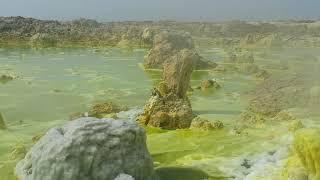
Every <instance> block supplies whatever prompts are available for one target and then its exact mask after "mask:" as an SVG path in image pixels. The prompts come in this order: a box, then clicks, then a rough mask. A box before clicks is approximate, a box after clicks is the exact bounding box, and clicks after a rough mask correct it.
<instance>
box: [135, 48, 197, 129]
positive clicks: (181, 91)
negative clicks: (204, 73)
mask: <svg viewBox="0 0 320 180" xmlns="http://www.w3.org/2000/svg"><path fill="white" fill-rule="evenodd" d="M197 58H199V56H198V55H197V54H196V53H195V52H194V51H190V50H187V49H183V50H181V51H180V52H178V53H177V54H176V55H173V56H171V57H170V58H168V59H167V60H166V62H165V63H164V70H163V81H161V82H160V83H159V84H158V85H157V87H155V88H154V90H153V93H152V96H151V98H150V99H149V101H148V103H147V104H146V105H145V108H144V113H143V115H141V116H140V117H139V118H138V120H139V121H140V122H141V123H144V124H145V125H151V126H155V127H161V128H164V129H183V128H189V127H190V124H191V121H192V119H193V113H192V108H191V104H190V102H189V99H188V97H187V95H186V94H187V90H188V88H189V83H190V77H191V73H192V71H193V68H194V63H195V61H197V60H198V59H197Z"/></svg>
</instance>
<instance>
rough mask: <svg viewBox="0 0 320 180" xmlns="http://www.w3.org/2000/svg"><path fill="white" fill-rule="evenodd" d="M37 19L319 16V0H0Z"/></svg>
mask: <svg viewBox="0 0 320 180" xmlns="http://www.w3.org/2000/svg"><path fill="white" fill-rule="evenodd" d="M18 15H19V16H28V17H35V18H41V19H65V20H67V19H75V18H79V17H85V18H92V19H98V20H102V21H118V20H160V19H170V20H230V19H253V20H255V19H267V20H275V19H293V18H299V19H303V18H308V19H310V18H313V19H315V18H316V19H319V18H320V0H0V16H18Z"/></svg>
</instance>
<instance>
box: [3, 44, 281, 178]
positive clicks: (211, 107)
mask: <svg viewBox="0 0 320 180" xmlns="http://www.w3.org/2000/svg"><path fill="white" fill-rule="evenodd" d="M145 53H146V51H145V50H143V49H136V50H133V51H123V50H120V49H102V50H93V49H45V50H33V49H0V74H1V72H12V73H15V74H17V75H18V76H19V78H18V79H15V80H13V81H9V82H7V83H2V84H1V83H0V112H1V113H2V115H3V116H4V118H5V121H6V124H7V126H8V129H7V130H0V180H7V179H12V178H13V176H12V173H13V171H12V169H13V166H14V164H15V161H13V160H10V152H11V148H12V147H13V146H14V145H16V144H21V143H22V144H25V145H26V146H27V147H30V146H31V145H32V141H31V139H32V137H33V136H34V135H38V134H41V133H43V132H45V131H47V130H48V129H49V128H51V127H54V126H57V125H61V124H63V123H65V122H67V121H68V116H69V115H70V114H72V113H75V112H84V111H86V110H87V109H88V108H89V107H90V106H91V105H92V104H93V103H95V102H98V101H104V100H111V101H115V102H118V103H121V104H124V105H127V106H129V107H133V106H138V107H142V106H143V105H144V103H145V102H146V101H147V99H148V96H149V94H150V90H151V88H152V85H153V84H154V82H155V81H157V80H159V79H160V78H161V74H160V73H161V72H145V71H143V70H142V69H141V68H140V67H139V63H142V62H143V56H144V55H145ZM201 54H202V55H204V56H205V57H207V58H213V59H215V60H217V61H221V59H222V58H223V57H222V56H223V54H224V52H223V51H222V50H219V49H207V50H202V51H201ZM268 54H270V52H268ZM274 57H279V56H277V54H276V53H274V54H272V55H270V56H268V57H264V56H261V57H260V58H259V54H258V58H257V61H258V62H260V63H261V64H262V65H264V66H266V67H271V66H272V65H274V64H276V65H277V63H279V61H278V60H275V61H274V60H273V59H274ZM271 62H272V63H271ZM270 69H272V68H270ZM273 71H275V72H277V70H273ZM207 78H215V79H217V81H218V82H219V83H220V84H221V85H222V89H220V90H217V91H204V92H203V91H196V90H195V91H194V92H193V94H192V95H191V96H190V100H191V103H192V106H193V109H194V111H195V113H197V114H200V116H203V117H206V118H208V119H209V120H220V121H222V122H223V123H224V125H225V126H226V128H224V129H223V130H218V131H210V132H203V131H195V130H176V131H164V130H159V129H154V128H148V129H147V132H148V140H147V144H148V148H149V150H150V153H151V154H152V156H153V158H154V161H155V162H156V163H155V164H156V165H157V166H160V167H163V166H187V167H196V168H200V169H202V170H204V171H206V172H207V173H209V174H211V175H219V174H221V172H220V171H219V170H218V167H219V163H221V161H223V160H225V159H232V158H235V157H239V156H243V155H248V154H254V153H259V152H263V151H267V150H272V149H275V148H277V146H280V145H281V144H280V141H279V139H278V138H279V137H281V136H282V135H285V134H286V133H287V132H286V131H284V130H283V128H282V127H279V126H270V127H265V128H262V129H261V128H260V129H251V130H250V131H249V133H248V135H241V136H236V135H234V134H232V133H230V130H231V128H232V126H233V125H234V122H235V121H236V120H237V117H238V115H239V114H240V113H241V111H243V110H244V109H245V108H246V106H247V99H246V97H245V95H244V94H245V93H246V92H247V91H249V90H251V89H253V88H254V87H255V86H256V84H257V83H258V81H257V80H255V79H254V78H252V77H249V76H244V75H239V74H238V73H227V74H224V73H218V72H210V73H209V72H194V73H193V75H192V80H191V84H192V86H197V85H199V83H200V81H201V80H202V79H207ZM261 142H263V143H261ZM257 144H259V145H257Z"/></svg>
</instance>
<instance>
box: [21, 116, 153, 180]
mask: <svg viewBox="0 0 320 180" xmlns="http://www.w3.org/2000/svg"><path fill="white" fill-rule="evenodd" d="M16 175H17V176H18V178H19V179H20V180H44V179H46V180H61V179H63V180H82V179H83V180H88V179H95V180H106V179H110V180H113V179H116V180H133V179H139V180H153V179H157V177H156V174H155V171H154V170H153V162H152V158H151V156H150V154H149V152H148V150H147V147H146V135H145V132H144V130H143V128H141V127H139V126H138V125H137V124H136V123H135V122H134V121H129V120H113V119H96V118H82V119H78V120H74V121H71V122H70V123H67V124H66V125H64V126H63V127H58V128H53V129H51V130H50V131H49V132H47V133H46V135H45V136H44V137H42V138H41V139H40V140H39V141H38V142H37V144H36V145H35V146H34V147H32V149H31V150H30V151H29V152H28V153H27V155H26V156H25V158H24V159H23V160H22V161H20V162H19V163H18V165H17V167H16Z"/></svg>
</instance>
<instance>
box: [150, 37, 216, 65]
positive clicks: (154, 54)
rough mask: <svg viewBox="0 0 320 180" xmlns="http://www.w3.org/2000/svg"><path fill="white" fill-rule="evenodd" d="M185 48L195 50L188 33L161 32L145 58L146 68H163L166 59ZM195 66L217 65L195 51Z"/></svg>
mask: <svg viewBox="0 0 320 180" xmlns="http://www.w3.org/2000/svg"><path fill="white" fill-rule="evenodd" d="M183 49H189V50H194V43H193V40H192V38H191V36H190V34H188V33H178V32H167V31H165V32H161V33H159V34H157V35H156V36H155V38H154V43H153V47H152V49H151V50H150V52H149V54H148V55H147V57H146V58H145V61H144V66H145V67H146V68H149V69H150V68H153V69H162V68H163V66H164V63H165V62H166V61H170V58H171V57H172V56H173V55H175V54H177V53H179V51H181V50H183ZM194 56H195V57H196V59H195V68H197V69H208V68H214V67H216V66H217V65H216V64H215V63H213V62H210V61H206V60H204V59H203V58H202V57H201V56H199V55H198V54H196V53H195V55H194Z"/></svg>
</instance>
